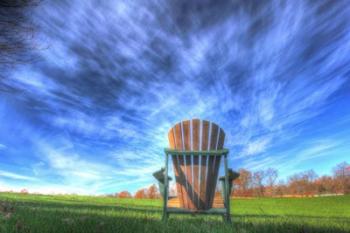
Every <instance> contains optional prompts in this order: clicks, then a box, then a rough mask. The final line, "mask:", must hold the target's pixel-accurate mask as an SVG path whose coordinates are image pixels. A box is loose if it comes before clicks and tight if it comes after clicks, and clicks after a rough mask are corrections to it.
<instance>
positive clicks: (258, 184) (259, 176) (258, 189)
mask: <svg viewBox="0 0 350 233" xmlns="http://www.w3.org/2000/svg"><path fill="white" fill-rule="evenodd" d="M264 180H265V171H257V172H254V174H253V185H254V191H255V194H256V196H259V197H262V196H264V193H265V187H264Z"/></svg>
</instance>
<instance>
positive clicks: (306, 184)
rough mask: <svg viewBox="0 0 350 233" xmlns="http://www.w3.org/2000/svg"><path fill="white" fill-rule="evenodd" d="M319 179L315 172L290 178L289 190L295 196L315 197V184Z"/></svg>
mask: <svg viewBox="0 0 350 233" xmlns="http://www.w3.org/2000/svg"><path fill="white" fill-rule="evenodd" d="M316 178H317V175H316V173H315V172H314V171H313V170H309V171H305V172H301V173H297V174H295V175H293V176H291V177H289V181H288V186H289V187H288V188H289V191H290V194H293V195H314V194H315V193H316V187H315V184H314V181H315V179H316Z"/></svg>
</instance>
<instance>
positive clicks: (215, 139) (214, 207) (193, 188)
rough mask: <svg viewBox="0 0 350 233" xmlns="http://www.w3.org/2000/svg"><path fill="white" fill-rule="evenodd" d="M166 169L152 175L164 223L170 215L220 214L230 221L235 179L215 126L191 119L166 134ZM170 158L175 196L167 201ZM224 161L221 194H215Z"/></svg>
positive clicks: (220, 131)
mask: <svg viewBox="0 0 350 233" xmlns="http://www.w3.org/2000/svg"><path fill="white" fill-rule="evenodd" d="M168 139H169V148H166V149H165V168H163V169H162V170H160V171H158V172H155V173H154V174H153V175H154V177H155V178H156V179H157V180H158V182H159V189H160V192H161V194H162V196H163V220H164V221H167V219H168V217H169V214H172V213H181V214H182V213H189V214H219V215H222V216H223V219H224V220H225V221H228V222H230V221H231V217H230V208H229V207H230V198H229V197H230V193H231V187H232V185H231V183H232V180H233V179H234V178H236V177H237V173H236V174H235V175H234V176H232V174H233V173H232V171H231V169H228V164H227V155H228V153H229V151H228V150H227V149H224V148H223V146H224V140H225V133H224V131H223V129H221V128H220V127H219V126H218V125H217V124H215V123H212V122H209V121H205V120H199V119H193V120H186V121H182V122H180V123H177V124H176V125H175V126H174V127H173V128H171V129H170V131H169V133H168ZM169 157H171V159H172V164H173V168H174V169H173V170H174V173H175V181H176V189H177V195H178V196H177V197H175V198H174V197H173V198H170V199H169V197H168V196H169V195H168V194H169V180H170V177H169V176H168V170H169V169H168V160H169ZM222 158H223V160H224V171H225V176H224V177H222V178H221V179H220V180H221V182H222V184H223V195H222V196H221V195H215V188H216V183H217V178H218V172H219V167H220V162H221V161H222Z"/></svg>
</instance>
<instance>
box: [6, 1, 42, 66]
mask: <svg viewBox="0 0 350 233" xmlns="http://www.w3.org/2000/svg"><path fill="white" fill-rule="evenodd" d="M37 4H38V1H36V0H0V32H1V33H0V66H2V67H5V66H12V65H15V64H18V63H24V62H28V61H29V60H31V59H32V56H31V55H30V54H31V53H30V50H31V49H32V48H33V47H34V46H33V44H32V41H33V38H34V26H33V23H32V22H31V20H30V19H29V16H28V15H29V13H30V12H31V10H32V9H33V7H34V6H36V5H37Z"/></svg>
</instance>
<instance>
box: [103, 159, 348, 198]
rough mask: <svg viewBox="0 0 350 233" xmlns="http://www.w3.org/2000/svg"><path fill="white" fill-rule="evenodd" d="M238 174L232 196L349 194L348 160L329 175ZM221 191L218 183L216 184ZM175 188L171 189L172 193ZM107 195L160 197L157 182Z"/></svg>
mask: <svg viewBox="0 0 350 233" xmlns="http://www.w3.org/2000/svg"><path fill="white" fill-rule="evenodd" d="M238 172H239V174H240V176H239V177H238V178H237V179H236V180H234V181H233V191H232V193H231V195H232V196H235V197H291V196H292V197H298V196H300V197H301V196H317V195H320V196H322V195H338V194H350V165H349V164H348V163H347V162H342V163H339V164H337V165H336V166H335V167H334V168H333V174H332V175H322V176H318V175H317V174H316V173H315V171H313V170H308V171H303V172H299V173H296V174H294V175H292V176H290V177H288V179H287V180H286V181H283V180H279V179H278V175H279V172H278V170H277V169H274V168H268V169H265V170H259V171H254V172H253V171H249V170H247V169H243V168H242V169H239V170H238ZM217 188H218V190H217V192H220V190H219V188H220V186H219V185H218V186H217ZM174 193H175V190H170V194H172V195H174ZM110 196H115V197H119V198H132V197H134V198H137V199H143V198H148V199H155V198H160V194H159V190H158V188H157V186H156V185H154V184H153V185H151V186H150V187H149V188H142V189H139V190H138V191H137V192H136V193H135V195H134V196H132V194H131V193H130V192H128V191H122V192H119V193H116V194H113V195H110Z"/></svg>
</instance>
